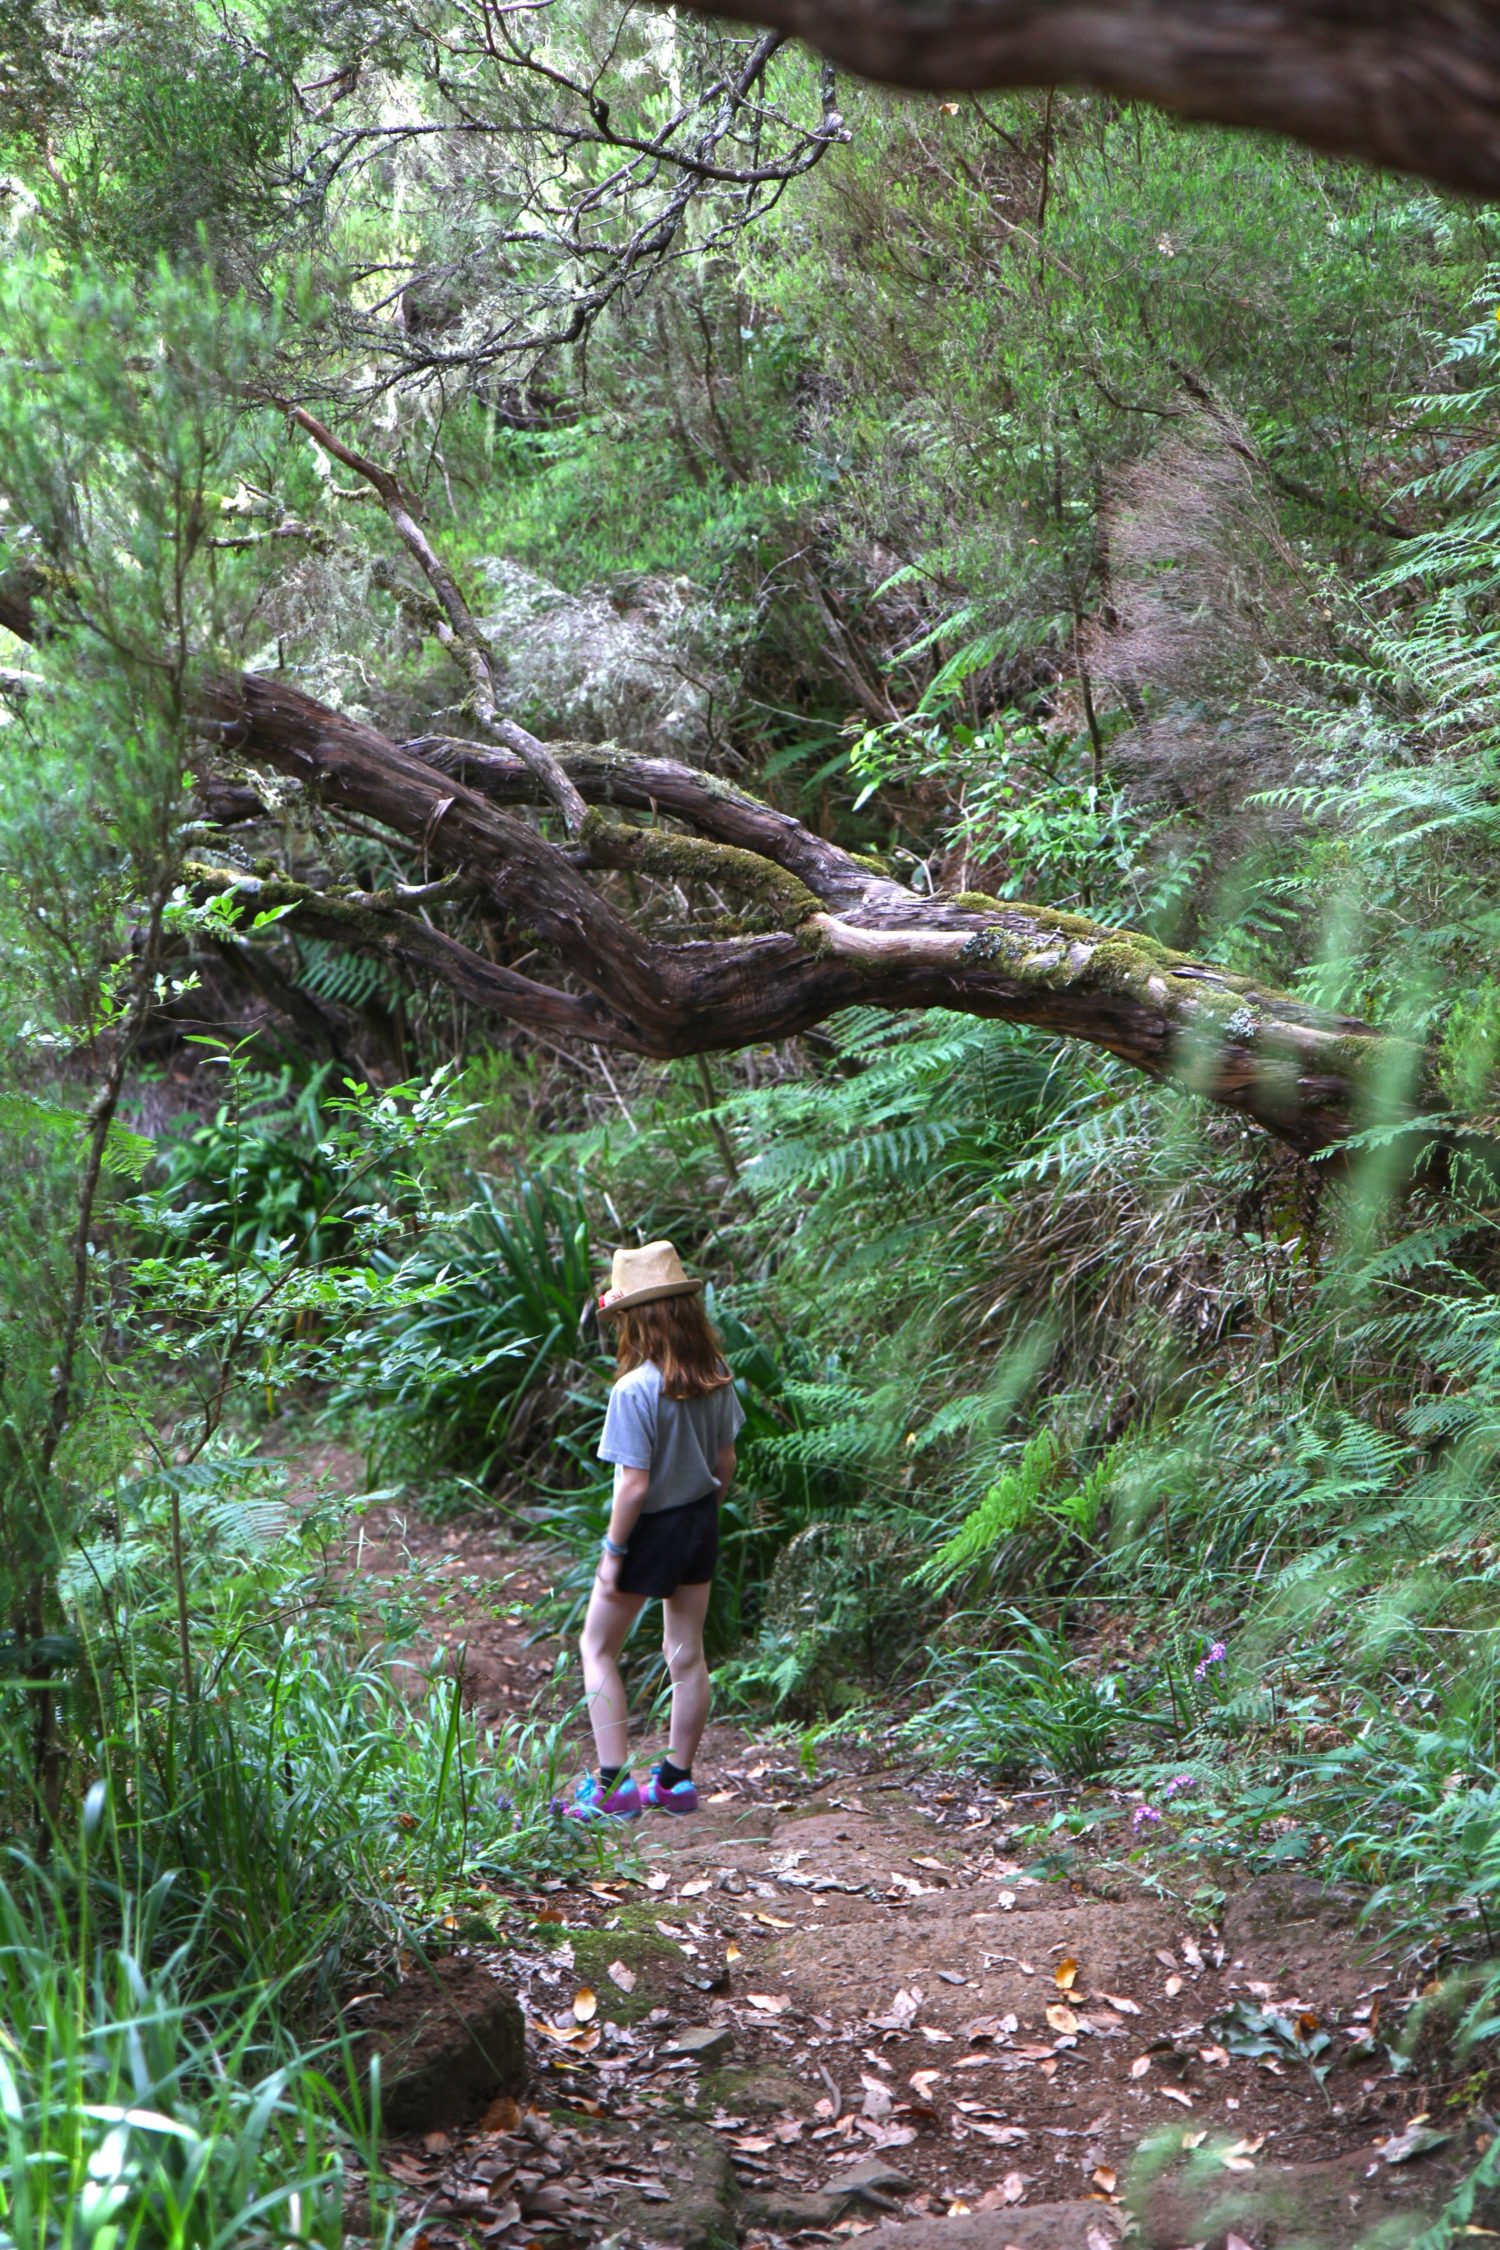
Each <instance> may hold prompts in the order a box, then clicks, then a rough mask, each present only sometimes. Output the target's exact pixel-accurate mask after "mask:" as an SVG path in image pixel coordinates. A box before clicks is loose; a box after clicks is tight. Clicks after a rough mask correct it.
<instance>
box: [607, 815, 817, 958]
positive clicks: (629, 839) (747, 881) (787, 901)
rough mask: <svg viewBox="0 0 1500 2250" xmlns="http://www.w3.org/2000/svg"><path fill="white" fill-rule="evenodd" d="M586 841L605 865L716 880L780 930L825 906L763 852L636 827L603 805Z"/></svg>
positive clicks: (683, 879) (679, 878) (677, 878)
mask: <svg viewBox="0 0 1500 2250" xmlns="http://www.w3.org/2000/svg"><path fill="white" fill-rule="evenodd" d="M581 841H582V842H583V844H584V845H585V846H586V847H587V849H588V850H589V851H590V852H591V853H592V855H593V857H594V859H595V860H596V861H597V863H598V864H599V865H600V866H602V867H623V868H632V869H634V870H636V871H637V872H638V873H640V874H642V875H654V876H656V877H657V879H658V880H659V881H662V882H668V883H715V884H717V885H719V886H720V887H721V888H722V889H724V890H729V891H734V892H736V893H737V894H738V895H740V896H741V897H744V898H747V899H748V900H749V901H750V902H751V904H752V906H754V907H758V908H759V909H760V910H761V912H762V913H763V914H765V915H767V916H769V918H770V921H771V924H772V926H773V927H774V928H777V929H795V928H796V927H797V926H798V924H799V923H802V922H805V921H806V920H807V918H808V916H809V915H812V914H818V913H821V911H822V904H823V902H822V900H821V899H820V898H818V897H817V895H816V894H815V893H814V892H812V891H810V890H809V889H808V887H807V885H806V884H805V883H804V882H802V881H800V880H799V878H798V877H797V876H795V875H789V874H788V873H787V871H786V869H785V868H784V867H778V866H777V865H776V863H775V861H774V860H769V859H762V857H761V856H760V854H759V853H758V852H747V851H742V850H741V849H740V847H739V846H738V845H737V844H716V843H713V842H711V841H710V839H709V838H708V837H706V836H681V835H678V834H677V833H676V832H675V831H674V830H672V829H668V828H632V827H630V826H629V825H628V824H627V823H626V822H624V821H618V820H611V819H610V817H609V816H608V814H606V813H603V812H601V811H600V810H599V808H598V807H597V806H593V807H592V808H591V809H590V811H589V812H588V814H587V815H586V817H585V819H584V823H583V829H582V833H581Z"/></svg>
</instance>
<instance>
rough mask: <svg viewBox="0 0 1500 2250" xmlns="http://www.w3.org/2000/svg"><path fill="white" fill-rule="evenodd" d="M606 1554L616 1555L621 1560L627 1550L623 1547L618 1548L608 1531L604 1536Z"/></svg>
mask: <svg viewBox="0 0 1500 2250" xmlns="http://www.w3.org/2000/svg"><path fill="white" fill-rule="evenodd" d="M604 1552H605V1553H606V1554H607V1555H614V1556H616V1557H617V1558H619V1557H623V1555H624V1553H625V1549H624V1548H623V1547H617V1546H616V1545H615V1543H614V1541H613V1539H611V1538H610V1536H609V1533H608V1532H607V1531H606V1533H605V1534H604Z"/></svg>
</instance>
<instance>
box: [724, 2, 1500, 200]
mask: <svg viewBox="0 0 1500 2250" xmlns="http://www.w3.org/2000/svg"><path fill="white" fill-rule="evenodd" d="M704 12H705V13H718V12H720V11H717V10H705V11H704ZM734 12H735V14H736V15H737V16H740V17H744V18H748V20H749V21H750V22H752V23H761V24H768V25H771V26H772V27H773V28H774V29H776V30H778V31H789V32H794V33H795V34H796V35H797V36H798V37H799V38H802V39H806V40H807V41H808V42H809V43H810V44H811V45H812V46H814V47H816V48H818V49H819V50H820V51H821V52H822V53H823V54H825V55H827V56H829V57H831V59H832V60H833V61H835V62H839V63H843V64H845V65H847V66H848V68H850V69H851V70H856V71H859V72H861V73H862V74H863V75H864V76H866V77H869V78H881V79H885V80H887V81H889V82H890V83H892V84H894V85H898V86H916V87H932V88H942V89H944V90H946V91H950V92H952V91H957V90H959V89H961V88H974V89H977V88H980V87H1000V86H1056V85H1067V86H1088V87H1094V88H1096V89H1097V90H1099V91H1100V92H1102V93H1108V94H1121V95H1124V96H1126V97H1127V98H1131V99H1141V100H1145V101H1151V102H1157V103H1159V104H1160V105H1161V106H1162V107H1163V108H1164V109H1172V110H1178V111H1180V112H1181V113H1182V115H1184V116H1186V117H1199V118H1205V119H1208V120H1210V121H1212V122H1214V123H1217V124H1224V125H1252V126H1268V127H1270V128H1271V130H1272V131H1274V132H1279V133H1289V134H1292V135H1293V136H1295V137H1296V138H1297V139H1299V140H1304V141H1307V142H1310V143H1311V145H1312V146H1313V147H1314V148H1319V149H1326V150H1328V151H1330V152H1331V153H1332V154H1333V155H1336V156H1354V157H1360V158H1363V159H1364V160H1365V161H1366V162H1367V163H1371V164H1380V165H1385V166H1388V167H1389V168H1391V169H1392V170H1394V171H1398V172H1415V173H1418V174H1420V175H1421V177H1423V178H1424V179H1428V180H1435V181H1438V182H1440V183H1441V184H1442V185H1443V186H1445V187H1455V188H1462V189H1466V190H1468V191H1469V192H1471V193H1473V194H1475V195H1486V196H1488V195H1494V194H1495V193H1496V191H1497V189H1500V5H1497V4H1496V0H747V4H746V5H744V6H743V7H736V9H735V11H734Z"/></svg>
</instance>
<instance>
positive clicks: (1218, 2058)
mask: <svg viewBox="0 0 1500 2250" xmlns="http://www.w3.org/2000/svg"><path fill="white" fill-rule="evenodd" d="M1198 2057H1199V2060H1200V2061H1201V2062H1206V2063H1212V2064H1213V2065H1214V2066H1215V2068H1216V2069H1220V2070H1222V2069H1223V2067H1224V2065H1225V2064H1226V2063H1227V2062H1228V2060H1229V2057H1228V2055H1227V2054H1226V2052H1225V2050H1224V2049H1223V2048H1222V2047H1218V2046H1214V2047H1200V2048H1199V2049H1198Z"/></svg>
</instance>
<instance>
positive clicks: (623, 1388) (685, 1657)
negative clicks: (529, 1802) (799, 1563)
mask: <svg viewBox="0 0 1500 2250" xmlns="http://www.w3.org/2000/svg"><path fill="white" fill-rule="evenodd" d="M702 1288H703V1284H702V1282H701V1281H694V1280H691V1279H690V1278H689V1276H688V1275H687V1274H685V1273H684V1272H683V1270H682V1264H681V1261H680V1259H679V1258H678V1255H677V1252H676V1251H675V1250H674V1249H673V1247H672V1245H671V1243H670V1242H648V1243H647V1244H646V1247H645V1248H644V1249H643V1250H617V1251H616V1252H615V1257H614V1267H613V1270H612V1272H611V1275H610V1286H609V1288H608V1289H607V1290H606V1291H605V1293H604V1295H603V1296H602V1297H601V1298H600V1299H599V1311H600V1313H601V1315H602V1316H603V1317H604V1318H605V1319H606V1320H610V1321H613V1322H614V1323H615V1324H616V1328H617V1336H618V1349H619V1376H618V1379H617V1381H616V1383H615V1386H614V1389H613V1390H612V1391H611V1392H610V1394H609V1411H608V1412H607V1414H606V1415H605V1417H604V1435H603V1437H602V1438H601V1439H600V1440H599V1458H600V1460H601V1461H611V1462H613V1463H614V1470H615V1490H614V1505H613V1507H612V1508H611V1511H610V1518H609V1530H608V1531H607V1532H606V1534H605V1537H604V1545H603V1549H602V1551H601V1553H600V1557H599V1567H598V1569H597V1571H596V1572H595V1574H594V1588H593V1592H592V1594H591V1595H590V1597H589V1606H588V1615H587V1616H586V1617H585V1619H584V1623H583V1638H582V1641H581V1643H580V1653H581V1654H582V1657H583V1685H584V1692H585V1694H586V1695H587V1697H588V1706H589V1722H590V1724H591V1726H592V1727H593V1730H594V1746H595V1748H596V1749H597V1751H598V1753H599V1771H598V1773H597V1774H589V1775H588V1776H587V1778H586V1779H585V1780H583V1781H581V1782H580V1783H579V1785H578V1789H577V1792H576V1794H575V1796H574V1799H573V1802H572V1804H571V1805H569V1807H568V1813H569V1816H570V1818H572V1819H574V1820H599V1819H615V1820H634V1819H635V1818H636V1817H637V1816H638V1814H639V1813H640V1812H641V1810H642V1809H643V1806H645V1805H659V1806H661V1807H662V1809H663V1810H664V1811H666V1812H673V1813H689V1812H696V1810H697V1808H698V1792H697V1790H696V1789H695V1788H694V1787H693V1757H694V1754H695V1752H696V1751H697V1748H698V1744H699V1741H700V1739H701V1737H702V1734H703V1729H704V1727H705V1726H706V1724H707V1722H708V1701H709V1683H708V1664H707V1661H706V1659H705V1657H704V1654H703V1621H704V1618H705V1617H706V1616H707V1614H708V1597H709V1591H710V1581H711V1580H712V1578H713V1574H714V1564H715V1562H716V1560H717V1559H718V1552H719V1502H720V1501H721V1500H722V1499H723V1497H724V1494H725V1492H726V1491H727V1490H728V1488H729V1482H730V1479H731V1478H732V1477H733V1475H734V1441H735V1438H736V1436H737V1435H738V1434H739V1430H740V1426H741V1424H742V1423H743V1422H744V1419H745V1412H744V1408H743V1407H742V1406H741V1405H740V1402H739V1400H738V1399H737V1398H736V1397H735V1395H734V1385H733V1382H732V1379H731V1377H730V1373H729V1369H728V1367H727V1365H726V1364H725V1360H724V1347H723V1345H722V1344H721V1342H720V1341H719V1338H718V1336H717V1335H716V1334H715V1333H714V1330H713V1328H712V1327H711V1326H710V1324H709V1320H708V1316H707V1314H706V1313H705V1312H704V1310H703V1306H702V1304H701V1302H700V1301H699V1293H700V1292H701V1290H702ZM653 1598H658V1599H660V1601H661V1603H662V1606H663V1611H664V1630H663V1653H664V1655H665V1657H666V1660H667V1669H668V1671H669V1672H670V1673H671V1675H672V1732H671V1738H670V1740H671V1747H670V1749H669V1750H668V1753H667V1755H666V1757H665V1758H664V1759H663V1760H662V1761H661V1763H660V1764H659V1765H655V1766H653V1767H652V1769H651V1776H650V1779H649V1780H648V1781H647V1783H646V1787H645V1789H644V1791H642V1790H641V1789H639V1788H638V1787H637V1786H636V1782H635V1780H634V1777H633V1776H632V1774H631V1771H630V1740H629V1734H628V1730H627V1722H626V1708H625V1689H624V1686H623V1683H622V1682H621V1679H620V1651H621V1649H622V1648H623V1647H624V1646H625V1636H626V1634H627V1633H628V1632H629V1631H630V1628H631V1626H632V1625H633V1624H634V1623H635V1621H636V1619H637V1617H639V1615H640V1613H641V1611H642V1609H643V1608H644V1607H645V1604H646V1603H647V1602H648V1601H650V1600H652V1599H653Z"/></svg>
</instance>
